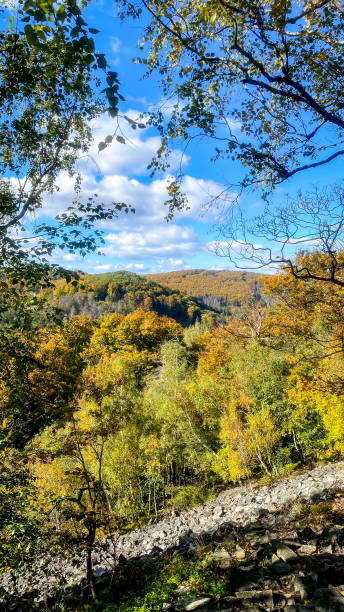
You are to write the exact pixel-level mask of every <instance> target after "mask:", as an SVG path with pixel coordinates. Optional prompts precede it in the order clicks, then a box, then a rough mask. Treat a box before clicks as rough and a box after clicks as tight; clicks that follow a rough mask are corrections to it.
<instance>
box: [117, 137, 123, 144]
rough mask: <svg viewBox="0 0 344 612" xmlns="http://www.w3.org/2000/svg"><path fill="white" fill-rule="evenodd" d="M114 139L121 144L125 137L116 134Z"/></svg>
mask: <svg viewBox="0 0 344 612" xmlns="http://www.w3.org/2000/svg"><path fill="white" fill-rule="evenodd" d="M116 140H117V142H120V143H121V144H125V138H123V136H116Z"/></svg>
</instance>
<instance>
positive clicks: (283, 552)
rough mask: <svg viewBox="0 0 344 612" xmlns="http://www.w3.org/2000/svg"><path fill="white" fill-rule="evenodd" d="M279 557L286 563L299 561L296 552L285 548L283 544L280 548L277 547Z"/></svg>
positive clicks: (287, 547)
mask: <svg viewBox="0 0 344 612" xmlns="http://www.w3.org/2000/svg"><path fill="white" fill-rule="evenodd" d="M276 552H277V556H278V557H279V558H280V559H282V561H285V562H286V563H289V562H291V561H297V560H298V558H299V557H298V556H297V554H296V553H294V551H293V550H292V549H291V548H289V546H285V545H283V544H281V545H280V546H278V547H277V551H276Z"/></svg>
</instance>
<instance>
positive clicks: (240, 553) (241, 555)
mask: <svg viewBox="0 0 344 612" xmlns="http://www.w3.org/2000/svg"><path fill="white" fill-rule="evenodd" d="M234 554H235V556H236V558H237V559H239V561H242V560H243V559H245V557H246V553H245V551H244V549H243V548H241V546H238V545H237V546H236V547H235V551H234Z"/></svg>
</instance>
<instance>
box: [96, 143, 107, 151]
mask: <svg viewBox="0 0 344 612" xmlns="http://www.w3.org/2000/svg"><path fill="white" fill-rule="evenodd" d="M104 149H106V142H103V141H102V142H100V143H99V144H98V151H104Z"/></svg>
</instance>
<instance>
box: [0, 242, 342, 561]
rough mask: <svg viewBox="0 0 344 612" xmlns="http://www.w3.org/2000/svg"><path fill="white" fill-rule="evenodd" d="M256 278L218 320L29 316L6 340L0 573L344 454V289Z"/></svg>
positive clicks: (0, 417)
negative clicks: (32, 321)
mask: <svg viewBox="0 0 344 612" xmlns="http://www.w3.org/2000/svg"><path fill="white" fill-rule="evenodd" d="M303 258H304V259H303ZM325 259H326V258H325ZM303 262H304V263H305V265H307V266H308V267H309V266H312V265H316V266H317V269H319V266H320V267H321V266H326V265H327V262H326V261H323V260H322V259H321V258H320V259H316V254H315V255H307V256H306V255H300V256H299V262H298V264H299V265H303ZM130 278H131V277H130ZM133 282H134V283H136V280H135V278H134V277H133ZM140 282H141V281H140ZM109 283H110V281H109ZM260 283H261V286H262V294H263V299H261V300H259V301H256V302H252V301H251V302H250V303H248V304H246V305H244V306H243V307H242V310H241V311H240V313H239V314H238V316H237V317H231V318H228V319H227V321H226V323H225V324H222V325H217V324H216V322H215V321H214V320H213V319H212V318H211V317H210V318H203V320H202V321H201V322H199V321H197V322H196V323H195V324H194V325H188V326H187V327H184V328H183V327H182V325H181V324H180V323H179V322H178V321H177V320H176V319H174V318H171V317H166V316H165V315H163V316H159V315H158V314H157V313H156V312H155V311H154V310H149V309H148V308H146V309H145V308H139V309H136V310H134V311H133V312H130V313H128V314H123V313H107V314H103V315H102V316H101V317H99V318H98V319H91V318H90V317H87V316H86V315H84V314H83V315H80V314H78V315H75V316H72V317H70V318H67V319H66V318H65V319H64V321H63V322H62V323H59V322H58V321H57V320H56V321H55V323H54V324H53V323H51V325H50V326H48V325H47V326H45V327H41V328H38V327H36V328H35V329H34V328H33V327H31V328H30V325H28V322H27V323H26V326H25V327H24V326H23V327H22V328H21V329H20V330H19V329H18V334H17V336H16V337H15V338H14V341H13V344H12V345H11V347H10V348H9V346H5V344H3V345H2V347H1V349H2V350H1V353H0V355H1V370H0V371H1V376H0V423H1V452H2V457H3V462H4V466H5V469H3V470H2V472H1V473H0V502H1V503H0V514H1V516H0V518H1V520H0V523H1V525H2V527H1V532H0V534H1V537H0V547H1V558H2V559H3V567H7V566H13V565H20V563H22V562H23V561H24V560H27V559H29V558H30V556H32V555H33V554H37V551H39V550H40V547H41V548H42V550H46V549H49V546H51V547H52V548H53V549H54V550H56V546H80V545H82V546H85V547H86V550H88V551H89V550H91V549H92V543H93V541H94V540H95V538H96V537H98V536H101V535H102V534H104V533H107V532H109V531H112V530H113V529H115V528H118V527H121V526H126V527H128V526H130V525H132V524H133V523H132V521H140V520H142V518H143V517H149V516H150V515H151V514H152V513H153V514H157V513H159V512H162V511H164V509H165V508H168V507H177V508H183V507H186V506H188V505H192V504H194V503H197V502H200V501H202V500H204V499H206V498H208V497H209V496H211V495H212V494H213V493H214V492H215V491H217V490H218V489H219V488H221V487H224V486H228V484H230V483H235V482H238V481H245V480H247V479H249V478H257V477H265V478H272V477H274V476H276V475H278V474H283V473H286V472H289V471H290V470H292V469H294V468H295V467H297V466H300V465H303V464H305V463H307V462H314V461H317V460H325V459H326V460H331V459H337V458H338V457H340V456H342V455H343V453H344V366H343V345H342V338H343V332H344V330H343V309H344V289H343V288H342V287H340V286H338V285H334V284H330V283H319V282H318V281H316V280H312V279H308V280H305V281H302V282H300V281H299V280H297V279H295V278H294V277H293V276H292V274H291V273H290V272H288V271H287V270H281V271H280V272H279V273H277V274H276V275H274V276H271V277H263V278H261V279H260ZM102 286H104V285H102ZM147 286H148V289H149V288H150V284H149V283H148V284H147ZM61 287H64V286H63V285H62V284H61ZM108 287H109V285H107V291H108ZM57 290H58V291H60V287H59V286H58V287H57ZM64 290H65V289H64ZM72 291H74V289H72ZM102 297H104V294H103V295H102ZM147 297H151V296H147ZM41 308H42V309H43V308H44V304H43V302H42V305H41ZM18 347H20V350H19V348H18Z"/></svg>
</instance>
